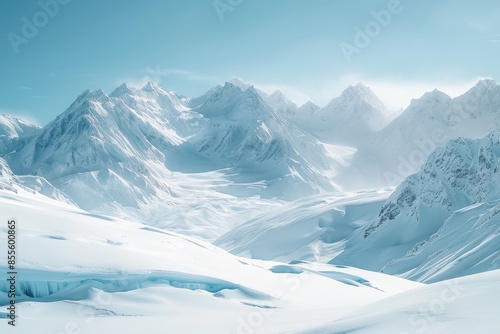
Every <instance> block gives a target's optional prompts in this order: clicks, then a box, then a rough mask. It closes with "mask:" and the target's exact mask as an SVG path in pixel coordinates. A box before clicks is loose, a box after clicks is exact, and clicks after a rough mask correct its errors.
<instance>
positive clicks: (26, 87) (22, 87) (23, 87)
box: [19, 86, 33, 90]
mask: <svg viewBox="0 0 500 334" xmlns="http://www.w3.org/2000/svg"><path fill="white" fill-rule="evenodd" d="M19 89H20V90H33V89H32V88H31V87H28V86H21V87H19Z"/></svg>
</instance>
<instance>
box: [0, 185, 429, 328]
mask: <svg viewBox="0 0 500 334" xmlns="http://www.w3.org/2000/svg"><path fill="white" fill-rule="evenodd" d="M13 187H14V188H15V189H14V190H15V191H12V190H0V212H2V213H3V215H4V216H5V215H8V217H15V218H16V219H17V240H18V242H17V249H18V259H17V271H18V282H17V293H18V295H17V297H16V299H17V304H16V305H17V315H18V316H19V318H17V320H16V321H17V326H16V328H15V329H14V330H13V332H15V331H18V332H21V333H50V332H52V333H60V332H64V331H67V330H68V328H78V329H80V330H81V332H86V333H108V332H109V331H111V330H112V331H114V332H120V333H137V331H138V330H139V329H140V330H141V331H144V330H146V331H148V332H150V333H165V332H169V333H245V332H244V331H245V330H246V331H247V332H248V330H252V331H253V330H255V332H257V331H258V332H260V333H281V332H284V331H290V330H297V329H305V328H308V327H311V326H317V325H320V324H321V323H324V322H326V321H328V320H329V319H330V318H331V316H332V314H338V315H341V314H345V313H346V312H348V311H350V310H351V311H352V310H355V309H357V308H359V307H361V306H365V305H367V304H369V303H372V302H374V301H378V300H380V299H382V298H385V297H387V296H390V295H393V294H396V293H399V292H402V291H406V290H408V289H412V288H415V287H418V286H420V284H418V283H414V282H411V281H406V280H404V279H400V278H397V277H392V276H388V275H385V274H380V273H372V272H368V271H364V270H359V269H355V268H348V267H343V266H341V267H336V266H332V265H317V264H314V263H296V264H284V263H278V262H264V261H256V260H248V259H245V258H239V257H236V256H234V255H231V254H229V253H228V252H226V251H224V250H222V249H220V248H218V247H215V246H213V245H211V244H209V243H206V242H203V241H199V240H196V239H194V238H190V237H186V236H181V235H178V234H175V233H172V232H169V231H168V230H164V229H159V228H152V227H149V226H145V225H143V224H138V223H133V222H128V221H124V220H121V219H117V218H111V217H106V216H100V215H96V214H91V213H88V212H86V211H83V210H81V209H78V208H76V207H75V206H73V205H70V204H64V203H61V202H57V201H55V200H52V199H49V198H48V197H45V196H43V195H41V194H34V193H32V192H28V191H25V190H24V189H23V188H21V187H19V186H17V185H15V184H14V185H13ZM6 217H7V216H5V218H6ZM0 239H1V240H4V241H5V240H6V239H7V226H6V224H5V226H2V227H1V229H0ZM2 244H4V242H3V241H2ZM6 264H7V259H6V252H1V253H0V269H1V271H2V272H5V271H6V269H7V268H6ZM0 291H1V292H0V304H1V305H2V311H0V315H1V318H5V317H6V310H5V309H4V306H5V305H7V304H8V303H9V300H10V299H9V298H8V296H7V293H6V291H8V283H7V281H5V280H2V282H1V283H0ZM3 321H4V320H2V322H3ZM2 325H3V324H2ZM5 326H6V327H5V328H7V330H9V328H8V327H7V325H6V324H5ZM247 327H248V328H250V329H248V330H247V329H242V328H247ZM72 330H76V329H72ZM2 332H4V330H2Z"/></svg>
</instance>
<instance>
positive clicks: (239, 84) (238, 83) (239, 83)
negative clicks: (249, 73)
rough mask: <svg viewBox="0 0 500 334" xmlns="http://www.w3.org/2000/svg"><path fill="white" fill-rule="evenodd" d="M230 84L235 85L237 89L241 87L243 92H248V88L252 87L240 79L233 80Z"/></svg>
mask: <svg viewBox="0 0 500 334" xmlns="http://www.w3.org/2000/svg"><path fill="white" fill-rule="evenodd" d="M228 83H230V84H233V85H235V86H236V87H239V88H240V89H241V90H247V89H248V88H250V87H252V85H251V84H249V83H246V82H244V81H243V80H241V79H240V78H233V79H231V80H229V81H228Z"/></svg>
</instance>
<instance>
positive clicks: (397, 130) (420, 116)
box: [343, 80, 500, 188]
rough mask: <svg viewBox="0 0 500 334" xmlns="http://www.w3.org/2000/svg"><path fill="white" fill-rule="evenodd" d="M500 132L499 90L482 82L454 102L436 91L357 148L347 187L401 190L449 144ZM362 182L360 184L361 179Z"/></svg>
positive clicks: (495, 86)
mask: <svg viewBox="0 0 500 334" xmlns="http://www.w3.org/2000/svg"><path fill="white" fill-rule="evenodd" d="M498 128H500V86H499V85H498V84H496V82H495V81H493V80H481V81H479V82H478V83H477V84H476V85H475V86H474V87H473V88H471V89H470V90H469V91H467V92H466V93H464V94H463V95H461V96H459V97H456V98H450V97H449V96H447V95H446V94H445V93H443V92H440V91H438V90H434V91H432V92H429V93H426V94H424V95H423V96H422V97H421V98H419V99H416V100H413V101H412V102H411V104H410V106H409V107H408V108H407V109H406V110H404V112H403V113H402V114H401V115H400V116H399V117H398V118H396V119H395V120H394V121H393V122H391V124H389V125H388V126H386V127H385V128H384V129H382V130H380V131H378V132H376V133H374V134H373V135H372V136H370V137H369V138H368V140H366V141H365V142H364V143H361V144H360V145H359V147H358V148H359V150H358V153H357V155H356V156H355V158H354V159H353V161H352V164H353V165H354V166H355V168H354V169H353V170H347V171H345V174H343V177H344V179H346V180H355V179H356V177H357V178H358V181H357V182H352V184H351V185H347V184H344V186H345V187H347V188H351V187H357V186H359V184H362V185H363V186H364V187H375V186H380V185H388V184H390V185H397V184H399V183H400V182H401V181H402V180H403V179H404V178H405V177H406V176H408V175H410V174H413V173H415V172H416V171H418V170H419V168H420V167H421V166H422V165H423V164H424V163H425V161H426V158H427V157H428V156H429V154H430V153H431V152H432V151H433V150H434V149H435V148H437V147H440V146H442V145H444V144H445V143H446V142H447V141H448V140H450V139H454V138H458V137H460V136H462V137H467V138H474V139H477V138H482V137H484V136H486V135H487V134H488V133H489V132H490V131H493V130H495V129H498ZM360 179H362V180H360Z"/></svg>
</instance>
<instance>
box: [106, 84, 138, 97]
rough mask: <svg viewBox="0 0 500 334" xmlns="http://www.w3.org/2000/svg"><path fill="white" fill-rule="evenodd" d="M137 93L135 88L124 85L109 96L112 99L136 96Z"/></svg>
mask: <svg viewBox="0 0 500 334" xmlns="http://www.w3.org/2000/svg"><path fill="white" fill-rule="evenodd" d="M135 92H136V89H135V88H134V87H131V86H129V85H128V84H126V83H122V84H121V85H120V86H118V87H117V88H116V89H115V90H114V91H113V92H112V93H111V94H109V96H110V97H120V96H123V95H134V94H135Z"/></svg>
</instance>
